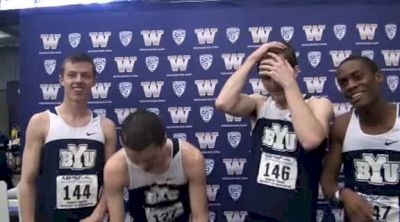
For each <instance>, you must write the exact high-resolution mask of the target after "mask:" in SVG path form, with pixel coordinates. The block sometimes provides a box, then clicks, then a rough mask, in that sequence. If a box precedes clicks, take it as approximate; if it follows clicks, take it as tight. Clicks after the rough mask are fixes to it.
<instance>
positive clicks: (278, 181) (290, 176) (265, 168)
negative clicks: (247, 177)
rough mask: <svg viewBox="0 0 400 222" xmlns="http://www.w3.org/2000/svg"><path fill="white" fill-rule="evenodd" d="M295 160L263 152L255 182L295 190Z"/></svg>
mask: <svg viewBox="0 0 400 222" xmlns="http://www.w3.org/2000/svg"><path fill="white" fill-rule="evenodd" d="M296 180H297V160H296V159H295V158H293V157H287V156H281V155H275V154H270V153H265V152H263V153H262V155H261V161H260V166H259V169H258V176H257V182H258V183H260V184H265V185H268V186H272V187H278V188H283V189H287V190H294V189H296Z"/></svg>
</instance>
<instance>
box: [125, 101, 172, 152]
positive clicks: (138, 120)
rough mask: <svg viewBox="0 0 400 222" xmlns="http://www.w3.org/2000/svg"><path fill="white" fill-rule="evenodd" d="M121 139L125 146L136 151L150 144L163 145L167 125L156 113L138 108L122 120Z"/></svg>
mask: <svg viewBox="0 0 400 222" xmlns="http://www.w3.org/2000/svg"><path fill="white" fill-rule="evenodd" d="M121 139H122V143H123V145H124V147H125V148H128V149H132V150H135V151H142V150H144V149H145V148H146V147H148V146H150V145H156V146H161V145H162V144H163V143H164V142H165V127H164V124H163V123H162V121H161V119H160V118H159V117H158V116H157V115H156V114H155V113H152V112H150V111H147V110H142V109H138V110H137V111H136V112H133V113H130V114H129V115H128V116H127V117H126V118H125V119H124V121H123V122H122V130H121Z"/></svg>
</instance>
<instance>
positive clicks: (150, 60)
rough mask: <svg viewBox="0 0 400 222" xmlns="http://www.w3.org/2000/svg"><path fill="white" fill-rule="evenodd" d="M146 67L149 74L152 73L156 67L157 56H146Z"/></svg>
mask: <svg viewBox="0 0 400 222" xmlns="http://www.w3.org/2000/svg"><path fill="white" fill-rule="evenodd" d="M145 61H146V66H147V69H148V70H149V71H150V72H154V71H155V70H156V69H157V67H158V61H159V58H158V56H147V57H146V59H145Z"/></svg>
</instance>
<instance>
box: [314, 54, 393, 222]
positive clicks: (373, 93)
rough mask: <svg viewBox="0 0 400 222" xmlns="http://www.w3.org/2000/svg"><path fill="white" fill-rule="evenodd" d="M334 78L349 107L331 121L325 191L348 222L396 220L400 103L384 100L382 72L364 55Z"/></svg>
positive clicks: (346, 63) (349, 60)
mask: <svg viewBox="0 0 400 222" xmlns="http://www.w3.org/2000/svg"><path fill="white" fill-rule="evenodd" d="M336 78H337V81H338V84H339V86H340V88H341V92H342V94H343V96H344V97H345V98H346V99H348V100H349V101H350V103H351V104H352V105H353V108H352V110H351V111H350V112H347V113H345V114H343V115H341V116H339V117H337V119H336V120H335V122H334V123H333V126H332V135H331V146H330V150H329V153H328V155H327V158H326V163H325V165H324V170H323V174H322V177H321V185H322V189H323V191H324V194H325V195H326V196H327V197H330V198H334V199H335V200H336V201H338V202H341V203H342V204H343V206H344V210H345V215H346V221H363V222H364V221H385V222H399V221H400V214H399V197H400V182H399V181H400V175H399V169H400V119H399V112H400V110H399V105H398V104H393V103H389V102H388V101H387V100H386V99H385V98H384V95H383V94H382V92H381V84H382V82H383V81H384V75H383V73H382V72H381V71H380V70H379V68H378V66H377V65H376V63H375V62H373V61H372V60H370V59H369V58H367V57H362V56H350V57H348V58H347V59H345V60H344V61H343V62H342V63H341V64H340V65H339V67H338V69H337V72H336ZM342 164H343V174H344V186H343V187H340V186H339V185H338V174H339V173H340V168H341V166H342Z"/></svg>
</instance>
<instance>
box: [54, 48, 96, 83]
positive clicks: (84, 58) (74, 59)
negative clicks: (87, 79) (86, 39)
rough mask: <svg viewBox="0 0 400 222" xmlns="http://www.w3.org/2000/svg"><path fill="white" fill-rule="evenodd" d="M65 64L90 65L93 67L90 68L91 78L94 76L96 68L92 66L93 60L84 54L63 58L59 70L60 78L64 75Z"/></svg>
mask: <svg viewBox="0 0 400 222" xmlns="http://www.w3.org/2000/svg"><path fill="white" fill-rule="evenodd" d="M67 62H71V63H72V64H73V63H77V62H87V63H90V64H91V65H92V67H93V68H92V72H93V77H95V76H96V66H95V65H94V62H93V59H92V57H90V56H89V55H87V54H85V53H78V54H74V55H70V56H68V57H67V58H65V59H64V61H63V63H62V65H61V70H60V73H61V76H62V75H64V71H65V64H67Z"/></svg>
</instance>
